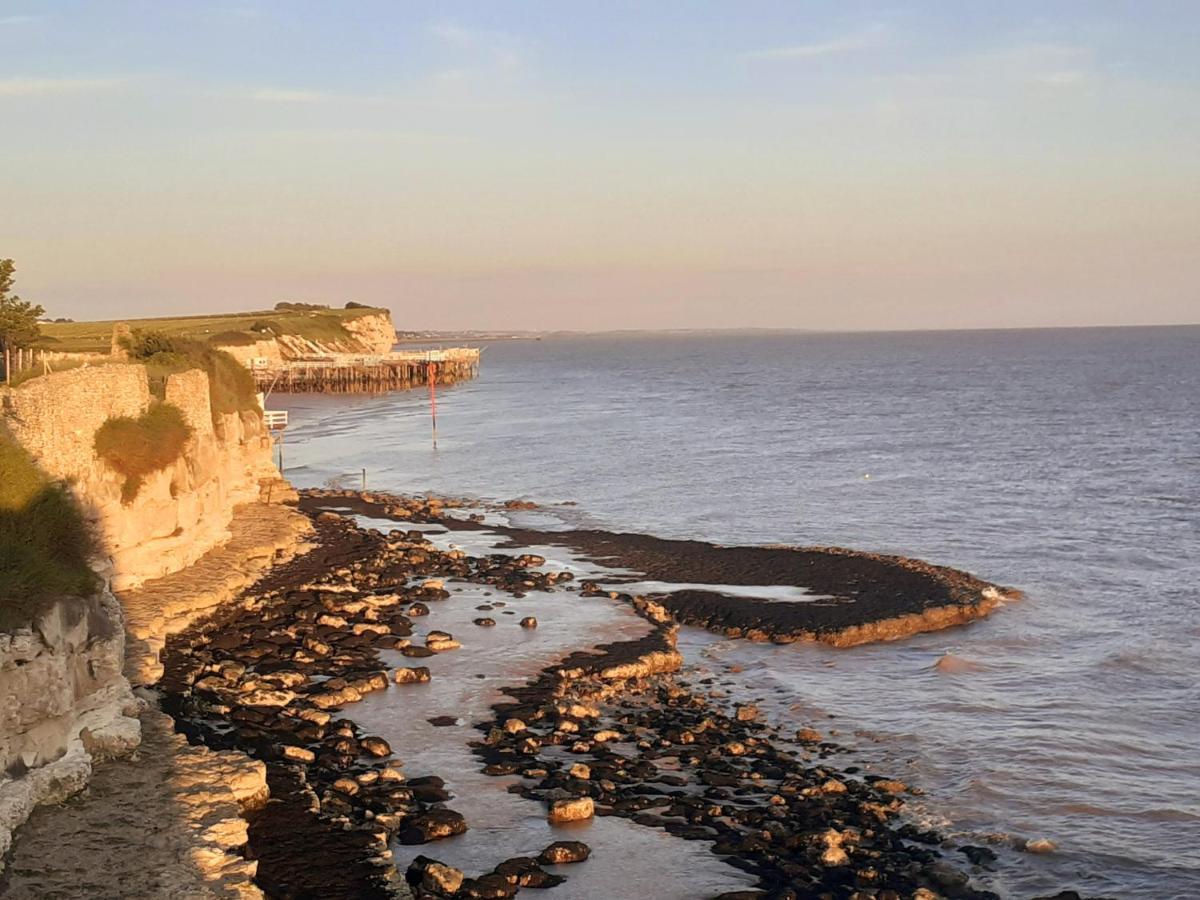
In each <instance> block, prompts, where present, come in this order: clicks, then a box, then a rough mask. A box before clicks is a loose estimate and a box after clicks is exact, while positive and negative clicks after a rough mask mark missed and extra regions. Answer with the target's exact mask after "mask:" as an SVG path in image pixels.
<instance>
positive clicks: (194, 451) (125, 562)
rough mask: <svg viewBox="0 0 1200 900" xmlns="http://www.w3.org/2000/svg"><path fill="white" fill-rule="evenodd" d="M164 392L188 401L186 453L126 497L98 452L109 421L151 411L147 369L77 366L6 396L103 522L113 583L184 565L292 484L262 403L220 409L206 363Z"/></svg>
mask: <svg viewBox="0 0 1200 900" xmlns="http://www.w3.org/2000/svg"><path fill="white" fill-rule="evenodd" d="M164 398H165V400H166V402H167V403H169V404H171V405H173V406H176V407H178V408H179V409H180V410H181V411H182V413H183V416H184V419H185V420H186V421H187V423H188V425H190V426H191V429H192V435H191V437H190V438H189V439H188V441H187V443H186V445H185V446H184V449H183V452H182V453H181V454H180V456H179V458H178V459H177V460H176V461H175V462H174V463H173V464H171V465H169V466H167V467H166V468H164V469H161V470H159V471H156V472H152V473H150V474H149V475H147V476H146V477H145V479H144V482H143V484H142V486H141V488H140V489H139V490H138V492H137V495H136V496H135V497H134V498H133V499H132V500H131V501H130V502H124V500H123V498H122V486H123V484H124V481H125V479H124V478H123V477H122V476H121V475H120V473H118V472H115V471H114V470H113V469H112V468H110V467H109V466H108V465H107V464H106V463H105V462H104V461H103V460H101V459H100V457H99V456H98V455H97V454H96V450H95V436H96V432H97V430H99V429H100V427H101V426H102V425H103V424H104V423H105V422H106V421H108V420H109V419H112V418H116V417H122V416H124V417H131V418H137V417H138V416H140V415H142V414H143V413H145V412H146V410H147V409H149V407H150V404H151V399H152V397H151V392H150V385H149V379H148V376H147V371H146V368H145V367H144V366H140V365H135V364H112V365H104V366H93V367H87V368H81V369H72V370H69V371H66V372H61V373H56V374H52V375H48V376H44V377H42V378H36V379H33V380H32V381H30V382H28V383H26V384H25V385H22V386H21V387H18V388H16V389H13V390H11V391H7V392H6V393H5V395H4V410H3V416H4V423H5V424H6V425H7V427H8V430H9V432H10V433H11V434H12V435H13V437H15V438H16V440H17V441H18V442H19V443H20V444H21V445H22V446H23V447H25V449H26V450H27V451H29V453H30V454H31V455H32V456H33V458H34V460H35V461H36V462H37V464H38V466H39V467H40V468H41V469H42V470H43V471H44V472H46V473H47V474H48V475H49V476H50V477H51V478H54V479H60V480H63V481H66V482H68V483H69V484H71V486H72V492H73V494H74V495H75V498H76V500H77V501H78V502H79V504H80V506H81V507H82V509H83V510H84V513H85V515H86V516H87V517H88V518H89V519H90V520H91V521H92V522H93V523H94V525H95V526H96V531H97V535H98V538H99V542H100V544H101V545H102V546H103V548H104V551H105V553H106V555H107V560H106V563H107V565H106V566H103V567H102V568H104V569H106V570H107V571H106V572H105V574H107V575H109V576H110V577H111V582H112V587H113V590H116V591H122V590H126V589H128V588H131V587H136V586H137V585H140V584H142V583H143V582H145V581H146V580H148V579H152V578H158V577H161V576H163V575H167V574H170V573H172V572H177V571H179V570H180V569H182V568H184V567H185V566H187V565H190V564H191V563H193V562H195V561H196V560H197V559H199V558H200V557H201V556H202V555H203V554H204V553H205V552H207V551H208V550H210V549H211V548H213V547H215V546H217V545H219V544H221V543H223V542H224V541H226V540H227V539H228V537H229V531H228V527H229V522H230V520H231V519H232V518H233V510H234V508H235V507H236V506H238V505H239V504H242V503H247V502H250V501H254V500H258V499H259V497H260V494H261V493H262V491H263V490H264V489H272V490H275V491H283V490H285V488H284V485H283V483H282V481H281V479H280V476H279V472H278V470H277V469H276V468H275V465H274V464H273V463H272V461H271V442H270V437H269V435H268V433H267V430H266V427H265V426H264V424H263V420H262V416H261V414H259V413H258V412H257V411H242V412H231V413H222V414H217V415H214V414H213V412H212V407H211V404H210V400H209V383H208V376H207V375H206V374H205V373H204V372H202V371H200V370H199V369H192V370H188V371H186V372H180V373H177V374H173V375H169V376H167V378H166V384H165V388H164Z"/></svg>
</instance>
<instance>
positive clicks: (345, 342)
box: [220, 312, 396, 365]
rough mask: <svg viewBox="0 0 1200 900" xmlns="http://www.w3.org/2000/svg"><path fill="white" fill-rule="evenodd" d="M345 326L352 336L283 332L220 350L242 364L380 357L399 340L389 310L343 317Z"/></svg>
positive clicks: (343, 325)
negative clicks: (332, 356) (334, 356)
mask: <svg viewBox="0 0 1200 900" xmlns="http://www.w3.org/2000/svg"><path fill="white" fill-rule="evenodd" d="M342 327H343V328H344V329H345V330H346V331H347V332H349V336H348V337H345V338H339V339H329V338H320V339H314V338H307V337H301V336H300V335H296V334H281V335H279V336H277V337H274V338H268V339H266V340H261V341H255V342H254V343H253V344H229V345H221V346H220V349H222V350H224V351H225V352H226V353H228V354H230V355H231V356H233V357H234V358H235V359H236V360H237V361H238V362H240V363H241V364H242V365H249V362H250V360H252V359H265V360H267V362H268V364H270V365H276V364H278V363H280V362H283V361H284V360H289V359H302V358H305V357H313V356H328V355H330V354H335V353H353V354H361V355H364V356H379V355H382V354H384V353H387V352H388V351H390V350H391V349H392V347H393V346H394V345H395V343H396V329H395V327H393V325H392V316H391V314H390V313H387V312H382V313H371V314H369V315H363V316H357V317H355V318H352V319H343V320H342Z"/></svg>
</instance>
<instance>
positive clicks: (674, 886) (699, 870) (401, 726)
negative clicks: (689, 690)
mask: <svg viewBox="0 0 1200 900" xmlns="http://www.w3.org/2000/svg"><path fill="white" fill-rule="evenodd" d="M356 519H357V520H358V521H359V522H360V523H361V524H363V525H366V526H368V527H370V526H371V524H372V523H371V520H370V519H367V518H366V517H356ZM389 527H394V523H389ZM450 537H452V539H453V541H451V540H450ZM431 538H432V539H434V540H435V542H436V543H440V544H443V545H445V544H448V543H451V542H454V543H457V544H459V545H460V546H463V548H464V549H467V550H469V552H471V553H485V552H490V550H491V544H492V542H493V540H494V539H490V538H489V536H488V535H487V534H486V533H481V532H480V533H476V532H468V533H463V532H455V534H454V535H453V536H446V535H445V534H443V535H440V536H438V535H434V534H431ZM547 561H548V563H549V564H550V567H551V568H553V569H556V570H562V569H564V568H570V569H573V570H575V571H578V572H581V573H586V574H589V575H590V574H593V573H595V572H596V570H595V569H594V567H590V566H587V565H586V564H580V563H578V562H576V561H574V560H571V559H570V558H569V557H566V556H564V554H563V553H562V551H561V550H560V551H557V552H554V551H551V552H550V555H549V556H548V557H547ZM446 589H447V590H449V591H450V592H451V594H452V596H451V597H450V598H449V599H448V600H445V601H441V602H439V603H433V604H430V606H431V613H430V615H429V616H428V617H421V618H417V619H414V620H413V621H414V626H415V630H414V640H419V639H420V638H421V637H422V636H423V635H424V633H425V632H426V631H428V630H429V629H434V628H436V629H439V630H443V631H449V632H451V633H452V634H453V635H454V636H455V638H456V639H457V640H458V641H460V642H461V643H462V645H463V646H462V647H461V648H459V649H458V650H453V651H450V652H447V653H439V654H436V655H434V656H432V657H429V658H427V659H424V660H419V661H418V662H420V663H421V664H422V665H428V667H429V669H430V671H431V673H432V675H433V678H432V680H431V681H429V682H428V683H426V684H417V685H403V686H398V687H395V688H393V689H392V690H390V691H386V692H379V693H376V694H374V695H368V696H367V697H366V698H364V699H363V701H362V702H361V703H359V704H356V705H355V707H354V708H353V709H351V710H348V711H347V713H348V714H349V715H351V716H352V717H353V718H354V720H355V721H356V722H358V723H359V725H361V726H362V727H363V728H364V729H366V731H367V732H369V733H371V734H377V735H379V736H381V737H383V738H385V739H386V740H387V741H388V743H390V744H391V746H392V749H393V751H394V752H395V753H396V755H397V757H398V758H399V759H401V760H403V762H404V770H405V774H406V775H407V776H408V777H409V778H413V777H417V776H420V775H428V774H434V775H438V776H440V777H442V778H443V779H444V780H445V781H446V788H447V790H449V791H450V793H451V794H452V795H453V799H452V800H451V801H450V802H449V804H448V805H449V806H450V808H452V809H454V810H456V811H458V812H460V813H462V814H463V815H464V816H465V817H466V819H467V822H468V823H469V824H470V830H469V831H468V832H467V833H466V834H463V835H459V836H458V837H454V838H449V839H446V840H442V841H438V843H437V844H436V846H434V847H430V846H403V845H400V844H394V845H393V847H392V852H393V854H394V856H395V859H396V862H397V864H398V865H399V866H400V869H401V871H403V870H404V869H406V868H407V867H408V864H409V863H410V862H411V861H412V860H413V859H415V858H416V857H417V856H419V855H421V854H425V855H432V856H434V857H435V858H437V859H438V860H440V861H442V862H444V863H447V864H448V865H452V866H455V867H457V868H459V869H462V870H463V871H464V872H466V873H467V874H468V875H480V874H483V873H485V872H488V871H491V870H492V869H493V868H494V867H495V866H496V865H497V864H498V863H500V862H502V861H503V860H505V859H509V858H511V857H514V856H537V854H538V853H539V852H540V851H541V850H542V849H543V848H545V847H546V846H548V845H549V844H550V843H552V842H553V841H559V840H581V841H585V842H586V843H587V844H588V845H589V846H590V847H591V848H592V852H593V854H594V858H593V859H592V860H589V861H586V862H583V863H575V864H571V865H565V866H548V867H546V868H547V871H550V872H554V873H555V874H558V875H563V876H566V878H567V881H566V883H564V884H562V885H559V886H558V887H556V888H555V889H554V891H553V897H555V898H556V900H591V898H596V897H628V896H635V895H637V894H638V893H639V892H640V890H641V887H642V886H644V885H647V884H651V883H653V884H655V885H656V887H655V890H654V893H655V895H656V896H657V897H661V898H663V900H691V898H695V897H711V896H716V895H717V894H720V893H722V892H724V891H733V890H742V889H745V888H748V887H752V886H753V883H754V879H753V878H751V877H750V876H747V875H745V874H743V873H741V872H739V871H738V870H737V869H734V868H732V867H730V866H727V865H725V863H723V862H721V860H720V859H719V858H718V857H716V856H714V855H713V854H712V853H710V852H709V849H708V845H707V844H705V843H702V842H693V841H681V840H678V839H676V838H673V837H671V836H670V835H668V834H667V833H666V832H661V831H657V830H652V829H646V828H643V827H641V826H639V825H636V824H634V823H633V822H631V821H628V820H626V819H620V818H615V817H609V818H595V819H593V820H591V821H590V822H579V823H572V824H570V825H567V826H562V825H558V826H552V825H550V824H548V823H547V822H546V818H545V810H544V808H543V806H542V804H540V803H534V802H531V801H529V800H526V799H525V798H523V797H520V796H517V795H515V794H509V793H508V792H507V790H506V788H507V787H508V786H509V785H510V784H514V783H518V782H519V781H520V780H521V779H520V778H519V777H517V776H507V777H493V776H488V775H485V774H483V772H481V771H480V762H479V760H478V759H477V758H476V757H475V756H474V755H473V754H472V753H471V750H470V748H469V747H468V746H467V742H468V741H474V740H479V739H481V738H482V737H483V735H482V733H481V732H480V731H478V730H477V729H476V728H475V727H474V726H475V723H477V722H490V721H491V719H492V715H493V714H492V712H491V709H490V707H491V706H492V704H493V703H497V702H500V701H502V700H504V699H505V698H504V696H503V695H502V694H501V693H500V689H501V688H503V687H505V686H516V685H522V684H524V683H525V682H526V681H527V680H528V678H529V675H530V673H533V672H537V671H539V670H540V669H542V668H544V667H546V666H549V665H552V664H553V663H556V662H558V661H559V660H560V659H561V658H562V657H564V656H566V655H568V654H569V653H571V652H574V651H575V650H578V649H586V648H588V647H591V646H594V645H595V644H598V643H604V642H607V641H615V640H629V639H634V638H637V637H640V636H641V635H643V634H645V633H646V632H647V631H648V630H649V627H648V626H647V624H646V622H645V621H643V620H642V619H640V618H638V617H637V615H635V614H634V612H633V610H632V609H631V608H630V607H629V606H627V605H626V604H624V603H620V602H617V601H613V600H609V599H608V598H605V597H593V598H583V597H581V596H580V595H579V594H578V593H575V592H571V591H556V592H553V593H544V592H540V591H531V592H529V593H528V594H527V595H526V596H524V597H520V598H514V597H512V596H511V595H509V594H506V593H503V592H497V591H494V590H493V589H492V588H490V587H480V586H478V585H472V584H468V583H458V582H453V581H451V582H447V584H446ZM496 601H500V602H501V603H502V604H503V605H502V606H498V607H496V608H495V609H493V610H490V611H479V610H477V609H476V607H477V606H480V605H492V604H494V603H495V602H496ZM485 615H486V616H489V617H491V618H493V619H495V620H496V625H495V626H493V627H481V626H478V625H475V624H474V622H473V620H474V619H476V618H478V617H479V616H485ZM528 615H532V616H535V617H536V618H537V620H538V623H539V624H538V627H537V628H536V629H533V630H527V629H524V628H522V627H520V625H518V624H517V623H518V622H519V621H520V619H521V617H523V616H528ZM381 655H382V656H383V658H384V660H385V662H386V663H387V664H388V666H389V667H390V668H394V667H395V666H402V665H409V664H410V661H409V660H407V659H405V658H404V657H403V656H402V655H401V654H400V653H398V652H396V651H387V652H384V653H383V654H381ZM446 715H450V716H455V717H456V718H457V720H458V721H457V723H456V724H454V725H448V726H447V725H441V726H435V725H433V724H432V723H430V722H429V719H431V718H434V717H437V716H446ZM635 849H636V852H634V851H635ZM616 860H619V861H620V862H619V864H616V863H615V862H614V861H616Z"/></svg>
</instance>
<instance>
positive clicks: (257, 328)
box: [250, 319, 274, 334]
mask: <svg viewBox="0 0 1200 900" xmlns="http://www.w3.org/2000/svg"><path fill="white" fill-rule="evenodd" d="M250 330H251V331H253V332H255V333H257V334H271V333H272V332H273V331H274V329H273V328H272V327H271V323H270V322H267V321H265V320H264V319H255V320H254V324H253V325H251V326H250Z"/></svg>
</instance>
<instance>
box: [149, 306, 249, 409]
mask: <svg viewBox="0 0 1200 900" xmlns="http://www.w3.org/2000/svg"><path fill="white" fill-rule="evenodd" d="M127 349H128V350H129V354H130V356H131V358H132V359H134V360H136V361H139V362H142V363H144V364H145V366H146V369H147V370H148V372H149V377H150V388H151V391H153V392H154V394H155V396H157V397H158V398H159V399H160V400H162V399H164V394H165V390H166V380H167V377H168V376H169V375H173V374H175V373H176V372H184V371H187V370H188V369H202V370H203V371H204V372H206V373H207V374H208V399H209V404H210V405H211V407H212V414H213V421H214V422H215V421H216V420H217V418H218V417H219V416H222V415H224V414H226V413H234V412H236V413H242V412H257V411H258V388H257V387H256V386H255V384H254V376H252V375H251V374H250V373H249V371H247V370H246V368H245V367H243V366H242V365H241V364H240V363H239V362H238V361H237V360H236V359H234V358H233V357H232V356H230V355H229V354H228V353H226V352H225V351H224V350H217V349H215V348H214V347H211V346H209V345H208V344H207V343H204V342H203V341H197V340H194V339H192V338H185V337H172V336H170V335H167V334H164V333H163V332H159V331H145V330H142V329H135V330H134V332H133V334H132V336H131V339H130V341H129V346H128V348H127Z"/></svg>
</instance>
